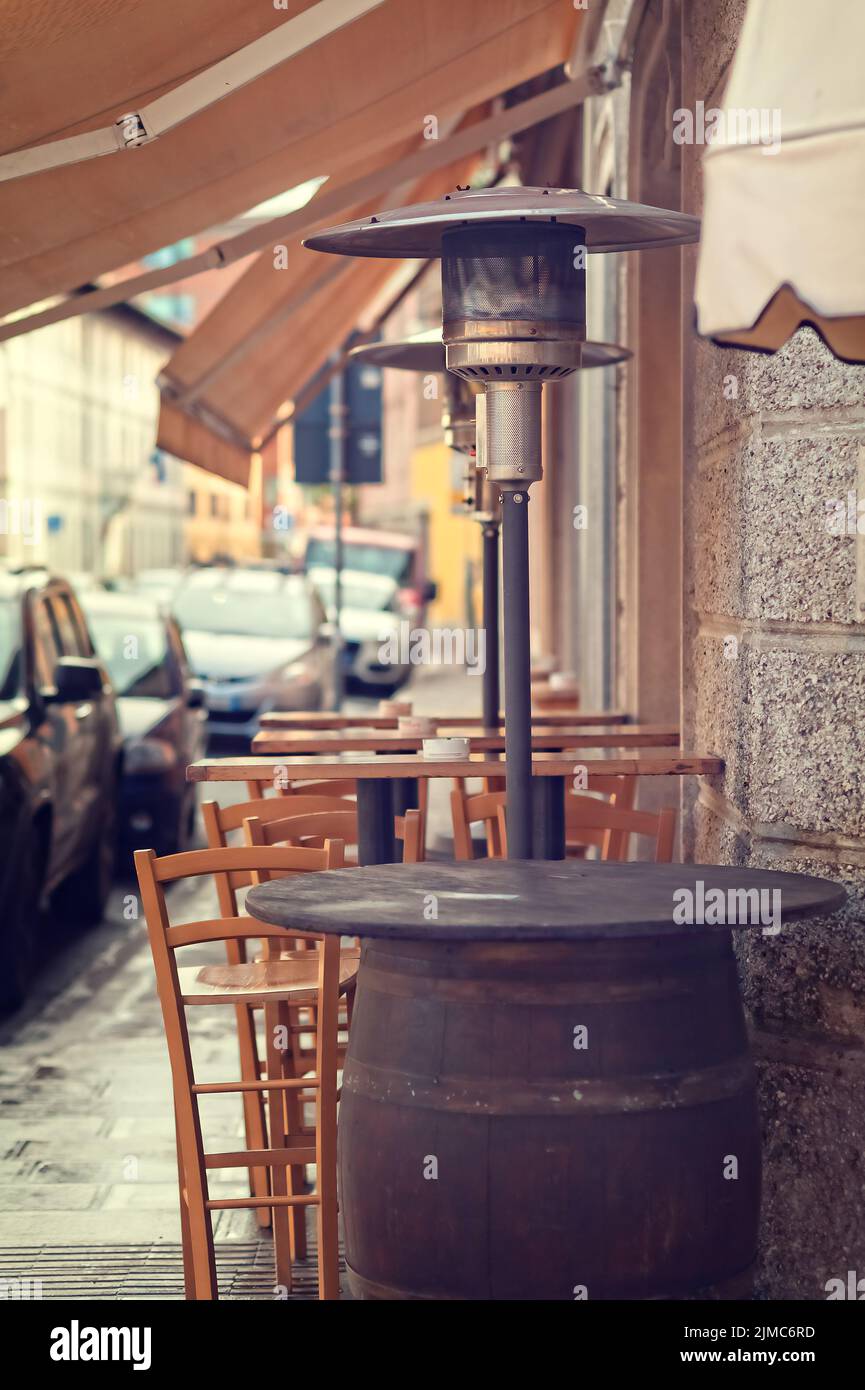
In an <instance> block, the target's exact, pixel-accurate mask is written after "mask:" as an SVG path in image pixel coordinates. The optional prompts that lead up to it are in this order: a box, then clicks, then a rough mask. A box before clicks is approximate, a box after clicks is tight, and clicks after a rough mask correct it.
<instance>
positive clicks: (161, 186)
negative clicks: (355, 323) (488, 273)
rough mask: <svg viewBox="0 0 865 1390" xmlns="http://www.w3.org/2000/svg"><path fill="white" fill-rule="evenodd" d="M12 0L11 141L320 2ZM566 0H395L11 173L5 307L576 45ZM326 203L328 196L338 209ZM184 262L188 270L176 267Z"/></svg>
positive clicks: (411, 131) (408, 131) (98, 115)
mask: <svg viewBox="0 0 865 1390" xmlns="http://www.w3.org/2000/svg"><path fill="white" fill-rule="evenodd" d="M312 8H313V0H307V3H303V0H289V7H288V10H286V9H282V8H279V9H277V8H275V7H274V6H273V5H271V4H269V3H262V0H184V2H183V4H178V3H177V0H76V2H75V4H73V5H65V6H58V5H57V4H56V0H6V3H5V4H4V7H3V22H2V26H0V131H2V132H3V135H2V139H0V155H2V154H3V153H9V152H10V151H21V150H25V149H27V148H29V147H32V146H33V145H39V144H47V143H48V142H50V141H57V140H61V139H66V138H69V137H72V136H75V135H79V134H82V133H85V132H98V131H101V130H105V129H106V128H108V127H111V126H112V125H113V124H114V123H115V122H117V121H118V119H119V118H120V117H121V116H123V115H125V114H127V113H134V112H136V111H139V110H141V109H144V110H145V111H146V110H147V108H148V107H149V106H151V105H152V104H153V102H154V101H155V100H156V99H158V98H159V97H160V96H161V95H163V94H165V93H168V92H171V91H172V90H174V89H176V88H177V87H179V86H180V85H182V84H183V83H184V82H186V81H188V80H189V78H190V77H191V76H194V75H195V74H197V73H201V72H203V71H204V70H205V69H207V68H209V67H212V66H213V65H214V64H216V63H218V62H220V61H221V60H223V59H225V58H226V57H228V56H230V55H232V54H234V53H235V52H237V51H238V50H240V49H242V48H243V47H244V46H245V45H248V44H250V43H252V42H253V41H254V40H256V39H258V38H260V37H261V36H262V35H265V34H268V33H270V32H272V31H274V30H276V29H277V28H278V27H279V26H280V25H283V24H285V23H288V22H291V20H292V19H294V18H295V17H296V16H298V15H299V14H301V13H303V12H305V11H307V10H311V9H312ZM579 22H580V14H579V11H577V10H575V9H574V8H573V7H572V6H571V5H570V4H567V3H563V0H472V3H471V4H466V3H465V2H464V0H384V3H382V4H380V5H378V6H377V7H376V8H375V9H372V10H371V11H370V12H369V13H366V14H363V15H362V17H361V18H358V19H355V20H354V22H353V23H349V24H347V25H346V26H345V27H341V28H338V29H337V30H336V31H335V32H332V33H328V34H327V36H326V37H324V38H321V39H320V40H319V41H317V42H312V43H311V44H310V45H309V46H308V47H305V48H304V49H303V51H301V52H299V53H298V54H297V55H296V56H295V57H292V58H290V59H289V60H287V61H285V62H282V63H280V64H279V65H278V66H276V67H274V68H273V69H272V70H270V71H268V72H265V73H264V75H262V76H260V77H257V78H256V79H255V80H254V81H248V82H246V83H245V84H244V85H242V86H239V87H238V88H237V89H236V90H234V89H233V90H232V91H231V94H230V95H229V96H227V97H225V98H224V99H223V100H221V101H218V102H217V103H216V104H215V105H210V106H207V107H206V108H205V109H203V110H201V111H200V112H199V113H198V114H195V115H192V116H190V117H189V118H187V119H184V120H183V121H182V123H180V124H178V125H176V126H174V127H173V128H170V129H167V130H166V132H165V133H164V134H161V135H158V136H157V138H155V139H154V140H152V142H151V143H145V144H143V145H141V146H140V147H138V148H124V149H120V148H118V150H117V152H116V153H107V152H106V157H104V158H89V159H85V160H84V161H83V162H76V163H72V164H68V165H61V166H59V167H56V168H52V169H48V170H45V171H43V172H40V173H34V174H30V175H29V176H26V177H15V178H11V179H9V181H7V182H4V183H3V184H2V189H3V195H2V198H3V215H2V217H0V315H5V314H8V313H11V312H13V311H16V310H19V309H21V308H23V307H24V306H26V305H30V304H33V303H34V302H37V301H41V300H44V299H45V298H47V297H49V296H52V295H56V294H58V293H61V292H69V291H72V290H74V289H75V288H76V287H78V286H80V285H83V284H86V283H88V282H91V281H95V280H98V278H99V276H100V275H103V274H105V273H106V272H108V271H110V270H114V269H117V268H118V267H121V266H124V265H128V264H130V263H132V262H134V261H136V260H138V259H140V258H141V257H142V256H143V255H145V254H146V253H148V252H152V251H155V250H157V249H158V248H160V247H163V246H166V245H169V244H171V243H173V242H175V241H177V240H179V239H180V238H182V237H186V236H190V235H192V234H194V233H196V232H200V231H204V230H206V229H207V228H209V227H213V226H215V225H217V224H219V223H222V222H224V221H226V220H228V219H230V218H232V217H235V216H237V215H238V214H240V213H241V212H243V211H244V210H246V209H248V208H250V207H252V206H254V205H255V204H257V203H259V202H261V201H262V200H264V199H266V198H269V197H272V196H275V195H276V194H278V193H281V192H283V191H284V190H286V189H288V188H291V187H293V186H295V185H297V184H299V183H302V182H304V181H305V180H307V179H309V178H315V177H319V176H322V175H327V176H328V178H329V179H331V180H337V179H339V178H346V179H348V178H350V176H351V174H352V171H354V170H355V169H356V168H357V166H358V165H359V164H360V163H362V162H363V161H364V160H366V159H368V158H375V157H376V156H379V157H381V154H382V152H383V151H385V150H386V149H387V148H388V147H392V146H394V144H395V143H396V142H399V141H401V140H406V141H414V142H415V144H416V145H417V144H420V143H422V136H423V128H424V121H425V120H426V119H427V118H428V117H435V118H436V119H437V120H438V121H440V122H446V121H447V119H448V118H449V117H452V116H453V115H455V114H458V113H459V112H461V111H463V110H464V109H465V108H466V107H467V106H468V105H474V104H476V103H479V102H483V101H485V100H487V99H489V98H490V97H492V96H494V95H496V94H497V93H499V92H500V91H502V90H503V89H504V88H506V87H508V86H513V85H516V84H518V83H520V82H522V81H524V80H527V79H528V78H530V77H532V76H534V75H535V74H537V73H539V72H541V71H543V70H545V69H546V68H549V67H551V66H554V65H555V64H557V63H560V62H562V61H563V59H565V58H566V57H568V56H569V54H570V52H571V49H572V45H573V41H574V36H575V34H576V32H577V26H578V25H579ZM331 217H332V210H331ZM179 273H180V274H182V270H181V271H180V272H179Z"/></svg>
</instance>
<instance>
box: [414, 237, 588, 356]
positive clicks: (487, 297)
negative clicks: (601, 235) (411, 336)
mask: <svg viewBox="0 0 865 1390" xmlns="http://www.w3.org/2000/svg"><path fill="white" fill-rule="evenodd" d="M584 243H585V233H584V231H583V230H582V228H580V227H574V226H565V225H563V224H562V223H557V222H492V223H484V224H483V225H482V226H463V227H455V228H453V229H452V230H451V231H447V232H445V233H444V234H443V236H442V244H441V259H442V308H443V315H442V317H443V320H444V323H445V339H447V337H448V332H447V325H449V324H459V323H472V322H478V321H485V322H488V321H490V320H494V321H497V322H499V323H505V322H510V323H520V324H526V325H531V326H532V327H534V328H535V329H536V330H537V331H538V333H539V334H540V335H541V336H545V337H560V336H567V337H570V336H572V334H573V333H574V331H575V330H576V331H578V332H581V336H583V337H584V336H585V322H586V272H585V270H584V269H583V259H584V258H583V257H582V256H581V255H578V254H577V253H578V251H579V248H580V247H582V246H584ZM557 330H558V331H557ZM562 330H564V332H563V331H562Z"/></svg>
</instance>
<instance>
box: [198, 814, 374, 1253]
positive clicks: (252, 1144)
mask: <svg viewBox="0 0 865 1390" xmlns="http://www.w3.org/2000/svg"><path fill="white" fill-rule="evenodd" d="M294 805H296V806H297V809H298V810H302V811H303V812H304V813H309V814H314V813H318V812H330V811H337V812H342V811H349V812H351V814H352V815H355V817H356V811H355V807H354V803H353V802H351V801H345V800H342V799H340V798H338V797H332V796H310V797H304V798H302V799H301V798H300V797H298V798H297V799H296V801H295V802H294V803H293V806H294ZM285 811H286V806H285V801H284V800H283V799H282V798H281V797H276V796H271V797H256V799H255V800H254V801H241V802H236V803H235V804H234V805H233V806H220V805H219V804H218V803H217V802H216V801H205V802H203V803H202V806H201V815H202V820H203V822H204V833H205V835H206V837H207V843H208V845H209V846H210V848H211V849H227V848H228V847H229V843H230V841H229V837H230V836H235V837H236V840H237V843H238V844H241V843H243V835H242V830H243V822H244V820H245V819H247V818H248V817H250V816H257V817H258V818H259V819H261V820H268V819H271V818H273V819H276V818H281V817H284V816H285ZM351 839H352V840H353V841H354V842H356V841H357V834H356V832H353V833H352V835H351ZM251 882H252V877H251V875H250V874H248V873H240V872H232V873H219V874H217V875H216V892H217V899H218V902H219V911H220V912H221V914H222V915H223V917H236V916H237V914H238V911H239V908H238V902H237V893H238V890H239V889H241V888H246V887H248V886H249V885H250V884H251ZM225 945H226V955H227V959H228V963H229V965H242V964H244V963H246V945H245V942H243V941H240V940H228V941H226V943H225ZM282 946H283V948H284V949H291V948H292V947H293V946H296V943H294V942H292V941H290V940H289V938H288V937H286V935H285V933H283V935H282ZM235 1021H236V1024H237V1045H238V1051H239V1053H240V1075H241V1079H242V1080H243V1081H250V1082H251V1081H257V1080H260V1079H261V1078H262V1077H263V1076H264V1075H265V1067H264V1063H263V1062H262V1060H261V1053H260V1048H259V1039H258V1034H257V1032H256V1026H255V1009H254V1008H253V1007H251V1006H250V1005H247V1004H238V1005H237V1008H236V1010H235ZM243 1107H244V1121H245V1128H246V1143H247V1147H248V1148H250V1149H260V1148H263V1147H264V1146H265V1145H266V1143H267V1128H266V1117H265V1108H264V1098H263V1096H262V1094H261V1093H260V1092H257V1091H255V1090H254V1089H250V1090H248V1091H247V1092H245V1093H244V1098H243ZM265 1176H266V1175H265V1174H264V1172H263V1171H262V1170H258V1171H256V1170H250V1174H249V1183H250V1192H251V1193H252V1195H253V1196H257V1197H261V1196H263V1195H264V1192H265V1188H264V1187H263V1186H262V1184H263V1182H264V1179H265ZM301 1215H302V1213H301ZM257 1216H258V1224H259V1225H260V1226H269V1225H270V1211H269V1210H268V1208H267V1207H264V1206H262V1207H259V1208H258V1211H257ZM291 1226H292V1233H293V1239H294V1242H295V1244H294V1254H295V1257H296V1258H298V1259H300V1258H302V1255H303V1250H304V1248H305V1243H306V1236H305V1227H304V1224H303V1222H302V1221H301V1220H300V1219H297V1220H294V1221H292V1223H291Z"/></svg>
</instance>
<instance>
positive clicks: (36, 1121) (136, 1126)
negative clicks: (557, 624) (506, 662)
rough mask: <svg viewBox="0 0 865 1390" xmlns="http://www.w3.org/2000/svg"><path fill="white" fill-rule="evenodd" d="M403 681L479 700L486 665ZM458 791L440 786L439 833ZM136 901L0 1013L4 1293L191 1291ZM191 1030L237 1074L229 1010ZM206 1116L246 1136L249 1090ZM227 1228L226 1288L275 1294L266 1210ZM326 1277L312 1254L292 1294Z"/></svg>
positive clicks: (439, 707)
mask: <svg viewBox="0 0 865 1390" xmlns="http://www.w3.org/2000/svg"><path fill="white" fill-rule="evenodd" d="M404 694H405V698H406V699H411V700H412V701H413V703H414V706H415V708H416V710H417V711H418V712H419V713H424V712H432V711H439V712H450V711H455V712H460V711H462V710H465V711H466V712H472V711H473V710H475V709H476V708H479V705H480V687H479V682H478V680H477V678H475V677H468V676H465V675H464V674H462V673H458V674H457V673H454V671H453V670H444V671H437V670H431V671H424V672H423V673H421V674H419V675H418V676H417V677H416V678H415V681H414V682H413V684H412V686H411V687H410V688H407V689H406V691H405V692H404ZM358 703H359V702H358ZM354 705H355V702H352V706H354ZM365 708H366V710H367V711H368V710H369V708H370V706H369V704H368V702H367V703H366V704H365ZM211 790H212V791H215V790H216V789H215V788H211ZM221 790H224V789H221ZM235 795H236V797H237V799H239V798H240V796H241V795H242V792H240V791H237V792H235ZM446 798H447V788H446V787H443V786H442V787H438V786H437V787H436V792H435V795H434V797H433V801H434V804H435V811H434V828H433V831H432V833H433V834H434V833H436V831H437V829H438V828H440V827H441V826H443V825H444V824H445V817H446V812H447V799H446ZM447 819H448V822H449V817H448V818H447ZM181 895H182V896H181ZM172 907H173V911H174V913H175V914H176V919H177V920H183V919H186V920H191V919H193V918H195V917H207V916H210V915H215V899H214V896H213V894H212V890H211V887H210V885H209V884H207V883H205V884H203V885H197V886H196V887H195V888H194V889H193V888H187V887H185V886H184V885H180V886H179V888H178V889H177V890H176V891H175V893H174V895H173V898H172ZM137 911H138V901H137V892H136V885H135V884H134V883H132V882H129V883H127V884H123V885H118V886H117V887H116V888H115V891H114V892H113V894H112V897H111V902H110V904H109V910H108V913H107V914H106V919H105V921H104V922H103V923H102V924H101V925H100V926H99V927H98V928H97V929H95V930H94V931H91V932H89V933H87V934H86V935H83V936H81V937H79V938H78V939H76V940H73V941H69V940H67V941H60V942H59V943H58V946H57V949H56V952H55V954H54V959H53V960H52V963H51V965H50V967H49V968H48V969H47V970H46V971H45V972H44V973H43V976H42V977H41V978H40V980H39V981H38V982H37V987H36V989H35V990H34V992H33V995H32V998H31V999H30V1001H29V1002H28V1004H27V1006H26V1008H25V1009H24V1010H22V1011H21V1013H20V1014H18V1015H16V1016H15V1017H14V1018H12V1019H9V1020H5V1021H4V1022H3V1023H2V1024H0V1298H2V1297H4V1296H5V1297H17V1296H18V1293H17V1292H16V1291H17V1289H18V1288H19V1287H20V1285H19V1284H18V1283H16V1281H34V1280H41V1285H42V1287H41V1296H42V1297H43V1298H46V1299H50V1298H70V1297H80V1298H83V1299H131V1298H136V1299H137V1298H157V1299H159V1298H181V1297H182V1294H183V1284H182V1268H181V1260H180V1245H179V1242H180V1226H179V1217H178V1209H177V1171H176V1161H175V1148H174V1132H173V1123H172V1111H171V1087H170V1077H169V1069H168V1059H167V1053H166V1049H165V1044H164V1041H163V1033H162V1021H161V1016H160V1012H159V1006H158V1003H157V1000H156V993H155V989H154V984H153V973H152V965H151V960H150V952H149V949H148V946H147V939H146V932H145V926H144V921H143V919H142V918H141V917H138V916H136V913H137ZM214 952H216V954H214ZM200 958H201V960H202V961H203V960H205V959H210V958H212V959H218V958H219V948H218V947H217V948H214V947H208V948H201V954H200ZM190 1032H191V1035H192V1038H193V1051H194V1056H195V1060H196V1065H197V1068H198V1072H199V1075H200V1078H201V1079H202V1080H207V1079H208V1078H209V1077H210V1078H213V1077H220V1078H221V1079H225V1078H226V1077H230V1076H234V1075H236V1074H237V1057H236V1043H235V1039H234V1029H233V1020H232V1018H231V1017H230V1010H222V1009H196V1010H193V1011H192V1012H191V1027H190ZM205 1122H206V1125H207V1136H206V1142H207V1144H208V1147H209V1148H211V1149H213V1148H222V1149H231V1148H233V1147H235V1144H234V1143H231V1142H228V1141H229V1140H236V1139H237V1138H239V1137H240V1136H241V1134H242V1127H241V1125H240V1124H239V1123H238V1109H237V1106H236V1101H234V1100H232V1099H231V1098H228V1097H213V1098H210V1100H209V1101H208V1109H207V1111H206V1112H205ZM244 1177H245V1175H243V1176H241V1175H239V1174H236V1173H235V1174H233V1175H232V1174H226V1175H223V1174H215V1175H214V1178H213V1180H212V1181H213V1187H214V1191H216V1190H218V1193H219V1195H220V1196H232V1195H242V1194H243V1193H244V1192H245V1190H246V1189H245V1186H244ZM310 1219H311V1218H310ZM214 1234H215V1239H216V1242H217V1266H218V1268H219V1272H220V1279H221V1282H222V1285H223V1288H222V1293H223V1296H224V1297H229V1298H272V1297H274V1290H273V1266H272V1255H271V1243H270V1239H269V1236H267V1234H266V1233H265V1235H264V1237H263V1238H262V1236H261V1235H260V1233H259V1228H258V1226H257V1224H256V1222H255V1219H254V1215H253V1214H252V1213H250V1212H245V1211H222V1212H216V1213H214ZM315 1290H316V1284H315V1262H314V1258H311V1259H310V1260H309V1261H308V1262H307V1263H306V1264H305V1265H303V1266H298V1268H297V1279H296V1284H295V1289H294V1292H293V1294H292V1297H294V1298H301V1299H302V1298H310V1297H315Z"/></svg>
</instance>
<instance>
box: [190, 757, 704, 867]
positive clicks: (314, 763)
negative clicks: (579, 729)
mask: <svg viewBox="0 0 865 1390" xmlns="http://www.w3.org/2000/svg"><path fill="white" fill-rule="evenodd" d="M505 770H506V764H505V755H504V754H503V753H472V754H470V755H469V756H468V757H467V758H453V759H449V760H447V761H445V760H439V759H431V758H427V757H425V756H424V755H423V754H422V753H394V754H375V753H333V754H332V755H330V756H329V757H326V758H325V757H322V756H321V755H315V754H313V755H305V756H291V755H287V754H286V755H283V756H281V755H279V754H269V755H268V756H266V757H264V756H260V755H255V754H248V755H244V756H240V757H234V758H203V759H201V761H200V762H197V763H192V764H191V765H190V766H189V767H188V768H187V769H186V776H187V779H188V780H189V781H190V782H269V781H275V779H276V778H277V777H278V778H279V779H280V781H284V782H311V781H325V780H330V779H336V780H339V779H343V778H346V777H351V778H353V779H355V781H356V782H357V808H358V835H359V838H358V862H359V863H360V864H388V863H393V862H395V861H397V860H398V859H400V858H401V854H402V846H401V844H400V842H399V841H398V840H396V839H395V837H394V816H395V815H401V814H402V812H403V811H405V810H407V809H409V808H410V807H412V806H417V805H418V791H417V780H418V779H419V778H425V777H482V778H488V777H503V776H504V774H505ZM584 770H585V773H586V776H587V777H588V785H589V788H590V789H591V779H592V777H593V776H596V777H709V776H714V775H717V774H718V773H721V772H723V770H724V762H723V759H721V758H719V757H716V756H715V755H714V754H700V753H690V752H683V751H681V750H679V749H671V750H670V751H669V752H666V753H664V752H652V751H651V750H650V751H647V752H642V751H640V750H626V751H623V752H621V753H619V754H618V756H616V757H611V756H608V755H607V754H606V753H605V752H604V751H603V750H602V749H598V748H575V749H573V751H572V752H571V753H570V754H568V753H567V752H564V753H543V752H536V753H533V754H532V783H533V823H532V833H533V847H534V854H535V857H536V858H538V859H564V856H565V786H566V783H567V782H568V781H571V782H573V779H574V778H575V777H576V776H578V775H579V776H580V777H581V778H582V774H583V771H584Z"/></svg>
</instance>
